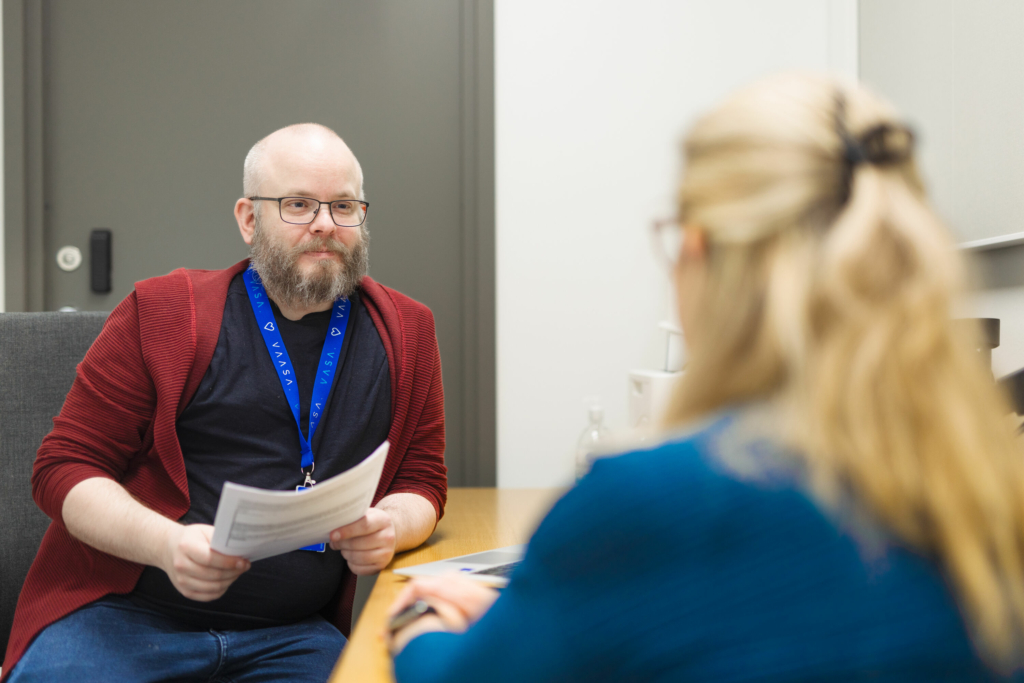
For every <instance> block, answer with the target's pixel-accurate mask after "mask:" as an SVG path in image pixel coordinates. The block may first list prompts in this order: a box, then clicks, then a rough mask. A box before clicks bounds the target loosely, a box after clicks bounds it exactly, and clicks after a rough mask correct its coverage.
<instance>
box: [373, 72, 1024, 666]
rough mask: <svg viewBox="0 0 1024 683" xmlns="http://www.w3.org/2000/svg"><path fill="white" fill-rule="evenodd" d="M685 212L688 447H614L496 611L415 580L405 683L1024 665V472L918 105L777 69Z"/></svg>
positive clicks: (555, 518)
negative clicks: (959, 302) (916, 128)
mask: <svg viewBox="0 0 1024 683" xmlns="http://www.w3.org/2000/svg"><path fill="white" fill-rule="evenodd" d="M667 229H668V230H677V231H678V232H679V234H680V237H681V239H680V244H681V246H680V248H679V250H678V253H676V254H674V256H675V265H674V268H673V274H674V279H675V283H676V286H677V301H678V305H679V314H680V319H681V321H682V323H683V327H684V329H685V332H686V338H687V343H688V347H689V359H690V360H689V364H688V366H687V368H686V373H685V376H684V379H683V380H682V382H681V385H680V386H679V389H678V393H677V395H676V396H675V401H674V405H673V407H672V408H671V410H670V412H669V417H668V426H669V427H670V429H671V430H674V432H670V433H673V434H674V436H673V437H672V438H670V439H669V440H668V441H667V442H666V443H665V444H664V445H662V446H660V447H658V448H656V449H653V450H649V451H644V452H636V453H630V454H626V455H623V456H620V457H618V458H613V459H609V460H603V461H599V462H597V463H596V464H595V466H594V468H593V471H592V472H591V473H590V474H589V475H588V476H587V477H585V478H584V480H583V481H581V482H580V484H579V485H578V486H577V487H576V488H574V489H573V490H572V491H570V492H569V493H568V494H567V495H566V496H565V497H564V498H563V499H562V500H561V501H560V502H559V503H558V504H557V505H556V506H555V508H554V509H553V510H552V512H551V513H550V514H549V516H548V517H547V518H546V519H545V521H544V522H543V524H542V525H541V526H540V528H539V529H538V531H537V533H536V535H535V536H534V538H533V540H532V541H531V543H530V546H529V550H528V552H527V555H526V558H525V561H524V563H523V564H522V565H521V566H520V567H519V568H518V570H517V573H516V574H514V575H513V578H512V581H511V584H510V585H509V587H508V588H507V589H506V590H505V591H504V592H503V594H502V595H501V597H500V598H498V599H497V600H496V601H495V594H494V593H492V592H490V591H488V590H487V589H482V588H478V587H476V586H475V585H473V584H469V583H467V582H459V581H457V580H455V579H452V580H450V581H449V580H441V579H437V580H431V581H419V582H417V583H414V584H412V585H411V586H410V587H408V588H407V589H406V590H405V592H404V593H403V594H402V595H401V596H400V598H399V601H398V602H397V603H396V605H395V606H394V609H395V610H396V611H397V610H398V609H400V608H401V607H403V606H404V605H406V604H408V603H410V602H411V601H412V600H414V599H416V598H423V599H425V600H426V601H427V602H428V603H430V604H432V605H433V606H434V607H435V609H436V610H437V612H438V614H437V615H429V616H427V617H423V618H421V619H420V620H418V621H416V622H413V624H412V625H410V626H408V627H406V628H405V629H403V630H402V631H399V633H398V634H397V635H396V637H395V638H394V639H393V640H392V649H393V651H395V652H398V651H400V652H401V654H399V655H398V656H397V657H396V660H395V663H396V672H397V675H398V678H399V680H400V681H402V682H403V683H404V682H409V681H469V680H487V681H506V680H507V681H603V680H609V681H613V680H615V681H618V680H630V681H683V680H728V681H747V680H757V681H810V680H829V681H854V680H867V679H870V680H872V681H937V680H950V681H953V680H955V681H967V680H969V681H981V680H1000V679H1002V678H1004V677H1010V678H1014V679H1017V678H1022V677H1021V676H1020V675H1015V674H1014V672H1015V671H1019V670H1020V665H1021V664H1022V660H1021V655H1022V653H1024V647H1022V645H1024V461H1022V456H1021V452H1020V449H1019V447H1018V444H1017V442H1016V441H1015V438H1014V436H1013V434H1012V431H1011V426H1010V424H1009V423H1008V422H1007V420H1006V418H1005V416H1006V414H1007V413H1008V412H1009V411H1008V410H1007V408H1006V405H1005V404H1004V401H1003V399H1002V397H1001V396H999V395H998V393H997V390H996V388H995V386H994V384H993V382H992V378H991V374H990V373H989V372H988V371H987V369H986V368H984V367H983V364H982V362H981V361H980V358H979V357H978V355H977V353H976V352H974V351H973V350H972V349H973V348H974V346H973V344H972V340H971V339H963V338H961V337H960V336H958V334H960V332H959V330H960V329H961V328H959V327H957V326H954V325H953V321H952V319H951V309H952V307H953V305H954V301H955V299H956V297H957V296H958V295H959V292H960V286H961V277H962V270H963V268H962V264H961V262H960V257H959V255H958V253H957V251H956V249H955V245H954V242H953V240H952V239H951V237H950V235H949V233H948V231H947V230H946V229H945V228H944V226H943V225H942V224H941V223H940V222H939V220H938V219H937V218H936V216H935V214H934V212H933V211H932V209H931V208H930V206H929V205H928V203H927V200H926V198H925V193H924V189H923V187H922V184H921V181H920V179H919V177H918V174H917V170H916V167H915V163H914V140H913V135H912V133H911V132H910V131H909V130H908V129H907V128H906V127H905V126H904V125H903V124H902V123H901V119H900V117H899V116H898V115H897V114H896V113H895V112H894V111H893V110H892V108H891V107H889V106H888V105H887V104H886V103H885V102H883V101H881V100H880V99H879V98H878V97H877V96H875V95H874V94H872V93H871V92H869V91H867V90H865V89H864V88H862V87H859V86H857V85H853V84H847V83H840V82H836V81H833V80H830V79H828V78H826V77H822V76H812V75H794V74H789V75H783V76H777V77H773V78H770V79H767V80H764V81H761V82H759V83H757V84H755V85H754V86H752V87H749V88H747V89H745V90H743V91H741V92H739V93H737V94H736V95H734V96H733V97H731V98H730V99H728V100H727V101H726V102H724V103H723V104H722V105H721V106H719V107H718V108H717V109H716V110H714V111H712V112H711V113H709V114H707V115H706V116H704V117H703V118H701V119H700V120H699V121H698V122H697V123H696V125H695V126H694V127H693V128H692V130H691V131H690V133H689V135H688V136H687V138H686V142H685V170H684V173H683V180H682V183H681V186H680V190H679V213H678V217H677V219H676V220H674V221H673V222H672V223H671V224H670V225H669V227H668V228H667ZM492 602H493V605H492V604H491V603H492ZM403 648H404V649H403Z"/></svg>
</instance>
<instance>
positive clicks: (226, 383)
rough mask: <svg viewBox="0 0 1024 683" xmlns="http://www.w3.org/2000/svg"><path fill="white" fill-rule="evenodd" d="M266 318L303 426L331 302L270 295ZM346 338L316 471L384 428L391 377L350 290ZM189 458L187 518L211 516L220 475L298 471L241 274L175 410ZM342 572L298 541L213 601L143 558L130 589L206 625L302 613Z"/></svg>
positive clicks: (285, 619)
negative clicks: (291, 315)
mask: <svg viewBox="0 0 1024 683" xmlns="http://www.w3.org/2000/svg"><path fill="white" fill-rule="evenodd" d="M273 310H274V317H275V319H276V320H277V325H278V328H279V329H280V330H281V337H282V339H283V340H284V345H285V348H286V349H287V350H288V356H289V357H290V358H291V361H292V364H293V365H294V368H295V375H296V378H297V380H298V387H299V398H300V406H301V423H302V431H303V434H305V433H306V432H307V431H308V427H309V404H310V396H311V395H312V393H313V382H314V380H315V377H316V372H317V366H318V364H319V362H320V352H321V350H322V349H323V344H324V338H325V336H326V334H327V326H328V324H329V322H330V318H331V311H330V310H327V311H323V312H321V313H311V314H310V315H307V316H305V317H303V318H302V319H301V320H297V321H292V320H288V319H287V318H285V317H284V316H283V315H281V311H280V310H279V309H278V308H277V306H276V305H274V306H273ZM351 310H352V312H351V314H350V317H349V322H348V329H347V330H346V333H345V341H344V343H343V345H342V348H341V353H340V360H341V364H340V366H339V367H338V370H337V372H336V373H335V376H334V384H333V386H332V387H331V393H330V395H329V397H328V399H327V411H326V412H325V414H324V416H323V417H322V418H321V420H320V423H319V425H318V426H317V429H316V432H315V433H314V435H313V443H312V447H313V455H314V457H315V461H314V463H315V468H316V469H315V472H314V479H316V480H318V481H321V480H324V479H327V478H328V477H331V476H334V475H336V474H339V473H341V472H344V471H345V470H347V469H349V468H351V467H352V466H354V465H356V464H358V463H360V462H362V461H363V460H364V459H365V458H366V457H367V456H369V455H370V453H372V452H373V450H374V449H375V448H377V446H379V445H380V444H381V443H382V442H383V441H384V440H385V439H386V438H387V435H388V430H389V429H390V426H391V380H390V375H389V371H388V359H387V354H386V352H385V350H384V344H383V342H382V341H381V338H380V335H379V334H378V332H377V328H376V326H375V325H374V324H373V320H372V319H371V318H370V315H369V313H368V312H367V310H366V307H365V306H364V305H363V303H362V301H361V299H360V297H359V295H358V293H357V294H355V295H353V296H352V309H351ZM177 432H178V441H179V442H180V443H181V450H182V453H183V454H184V458H185V471H186V474H187V476H188V491H189V497H190V501H191V507H190V508H189V511H188V512H187V513H185V516H184V517H182V519H181V522H182V523H183V524H197V523H199V524H213V519H214V515H215V514H216V511H217V502H218V500H219V499H220V492H221V488H222V487H223V485H224V482H225V481H233V482H235V483H238V484H246V485H248V486H257V487H259V488H264V489H276V490H282V491H286V490H294V489H295V487H296V486H297V485H299V484H301V483H302V482H303V479H304V476H303V474H302V472H301V470H300V459H301V454H300V450H299V438H298V428H297V426H296V424H295V418H294V417H293V415H292V412H291V409H290V408H289V406H288V402H287V400H286V399H285V395H284V390H283V389H282V388H281V383H280V380H279V379H278V376H277V372H276V371H275V369H274V365H273V363H272V362H271V359H270V355H269V353H268V351H267V347H266V345H265V344H264V342H263V337H262V336H261V335H260V331H259V328H258V326H257V323H256V316H255V315H254V314H253V312H252V307H251V305H250V303H249V297H248V294H247V293H246V291H245V284H244V282H243V281H242V276H241V274H239V275H238V276H236V277H235V279H234V280H232V281H231V285H230V287H229V288H228V296H227V301H226V302H225V305H224V319H223V322H222V323H221V329H220V336H219V337H218V339H217V348H216V350H215V351H214V354H213V360H212V361H211V362H210V367H209V369H208V370H207V371H206V375H205V376H204V377H203V381H202V383H201V384H200V385H199V388H198V389H197V390H196V394H195V396H194V397H193V398H192V401H191V402H190V403H189V405H188V407H186V408H185V411H184V412H183V413H182V414H181V417H179V418H178V422H177ZM343 571H345V561H344V559H343V558H342V557H341V554H340V553H338V552H337V551H333V550H331V549H330V548H329V547H328V549H327V551H326V552H323V553H316V552H310V551H303V550H297V551H294V552H291V553H286V554H284V555H278V556H276V557H270V558H267V559H265V560H259V561H257V562H254V563H253V564H252V568H251V569H250V570H249V571H248V572H246V573H245V574H242V575H241V576H240V577H239V578H238V579H237V580H236V581H235V582H234V583H233V584H232V585H231V587H230V588H229V589H228V591H227V592H226V593H225V594H224V595H223V596H222V597H220V598H218V599H217V600H214V601H212V602H197V601H194V600H189V599H188V598H186V597H184V596H183V595H181V594H180V593H179V592H178V591H177V589H175V588H174V586H173V584H171V581H170V579H169V578H168V576H167V575H166V574H165V573H164V572H163V571H162V570H160V569H157V568H155V567H147V568H146V569H145V570H144V571H143V573H142V577H141V578H140V579H139V582H138V584H137V585H136V587H135V591H134V593H133V594H132V595H133V597H134V598H135V599H137V600H138V601H140V602H142V603H144V604H145V605H146V606H148V607H154V608H156V609H158V610H160V611H162V612H164V613H166V614H168V615H169V616H173V617H177V618H180V619H182V620H184V621H186V622H189V623H192V624H195V625H196V626H199V627H202V628H223V629H231V628H253V627H259V626H268V625H276V624H283V623H290V622H294V621H298V620H300V619H304V618H305V617H308V616H309V615H311V614H313V613H315V612H317V611H319V610H320V609H321V608H323V607H324V606H325V605H326V604H327V603H328V602H329V601H330V600H331V598H332V597H333V596H334V593H335V591H336V590H337V589H338V586H339V582H340V580H341V575H342V572H343Z"/></svg>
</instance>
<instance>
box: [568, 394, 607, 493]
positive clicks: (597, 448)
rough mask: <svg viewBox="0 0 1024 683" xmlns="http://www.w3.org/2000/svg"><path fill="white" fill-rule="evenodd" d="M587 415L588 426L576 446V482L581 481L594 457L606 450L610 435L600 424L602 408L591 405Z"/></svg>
mask: <svg viewBox="0 0 1024 683" xmlns="http://www.w3.org/2000/svg"><path fill="white" fill-rule="evenodd" d="M587 415H588V416H589V418H590V424H588V425H587V428H586V429H584V430H583V434H582V435H581V436H580V440H579V442H578V443H577V444H576V481H579V480H580V479H582V478H583V475H585V474H586V473H587V472H589V471H590V465H591V463H593V461H594V455H595V454H597V453H600V452H602V451H605V450H607V449H608V446H609V445H610V444H609V441H610V433H609V431H608V428H607V427H605V426H604V425H603V424H602V420H604V408H602V407H601V406H599V405H593V406H591V407H590V410H589V411H588V412H587Z"/></svg>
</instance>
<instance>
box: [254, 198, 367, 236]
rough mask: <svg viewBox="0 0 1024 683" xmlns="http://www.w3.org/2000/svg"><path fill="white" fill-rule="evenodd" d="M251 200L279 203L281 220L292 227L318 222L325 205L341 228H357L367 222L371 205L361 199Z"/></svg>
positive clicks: (332, 218)
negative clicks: (317, 218) (327, 200)
mask: <svg viewBox="0 0 1024 683" xmlns="http://www.w3.org/2000/svg"><path fill="white" fill-rule="evenodd" d="M249 199H250V200H252V201H256V200H261V201H265V202H277V208H278V209H279V211H280V213H281V220H283V221H284V222H285V223H291V224H292V225H309V224H310V223H312V222H313V221H314V220H316V215H317V214H318V213H320V207H321V206H322V205H324V204H326V205H327V206H329V207H331V220H333V221H334V224H335V225H337V226H338V227H339V228H355V227H358V226H360V225H362V224H363V221H365V220H366V212H367V211H369V209H370V203H369V202H364V201H362V200H359V199H335V200H334V201H331V202H322V201H320V200H319V199H313V198H312V197H249Z"/></svg>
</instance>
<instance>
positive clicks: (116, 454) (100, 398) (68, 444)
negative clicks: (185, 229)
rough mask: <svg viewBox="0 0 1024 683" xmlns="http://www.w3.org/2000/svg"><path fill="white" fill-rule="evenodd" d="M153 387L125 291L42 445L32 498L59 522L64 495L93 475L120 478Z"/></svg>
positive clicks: (138, 443) (149, 408) (142, 434)
mask: <svg viewBox="0 0 1024 683" xmlns="http://www.w3.org/2000/svg"><path fill="white" fill-rule="evenodd" d="M155 405H156V390H155V388H154V385H153V381H152V379H151V377H150V375H149V372H148V370H147V368H146V364H145V362H144V361H143V357H142V344H141V340H140V334H139V315H138V302H137V298H136V294H135V292H132V293H131V294H129V295H128V297H127V298H125V299H124V301H122V302H121V303H120V304H119V305H118V306H117V308H115V309H114V311H113V312H112V313H111V314H110V317H109V318H108V319H107V322H106V324H105V325H104V326H103V330H102V331H101V332H100V334H99V337H97V339H96V341H95V342H94V343H93V345H92V346H91V347H90V348H89V351H88V352H87V353H86V355H85V359H84V360H83V361H82V362H81V363H79V365H78V368H77V371H76V374H75V381H74V383H73V384H72V386H71V391H69V392H68V396H67V398H66V399H65V401H64V406H63V408H61V411H60V415H58V416H57V417H55V418H54V420H53V431H51V432H50V433H49V434H48V435H47V436H46V437H45V438H44V439H43V442H42V445H41V446H40V447H39V452H38V453H37V455H36V461H35V464H34V466H33V469H32V497H33V498H34V499H35V501H36V504H37V505H38V506H39V507H40V509H42V511H43V512H45V513H46V514H47V515H49V516H50V518H51V519H53V520H55V521H58V522H62V521H63V520H62V518H61V511H62V508H63V506H64V498H65V497H66V496H67V494H68V492H69V491H70V490H71V489H72V488H73V487H74V486H75V485H76V484H78V483H79V482H81V481H83V480H85V479H92V478H95V477H104V478H107V479H112V480H114V481H120V480H121V478H122V476H123V475H124V472H125V470H126V469H127V467H128V463H129V461H130V460H131V459H132V457H133V456H134V455H135V454H136V453H138V452H139V451H140V450H141V448H142V445H143V441H144V439H145V438H146V433H147V431H148V430H149V427H150V424H151V422H152V419H153V411H154V409H155Z"/></svg>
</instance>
